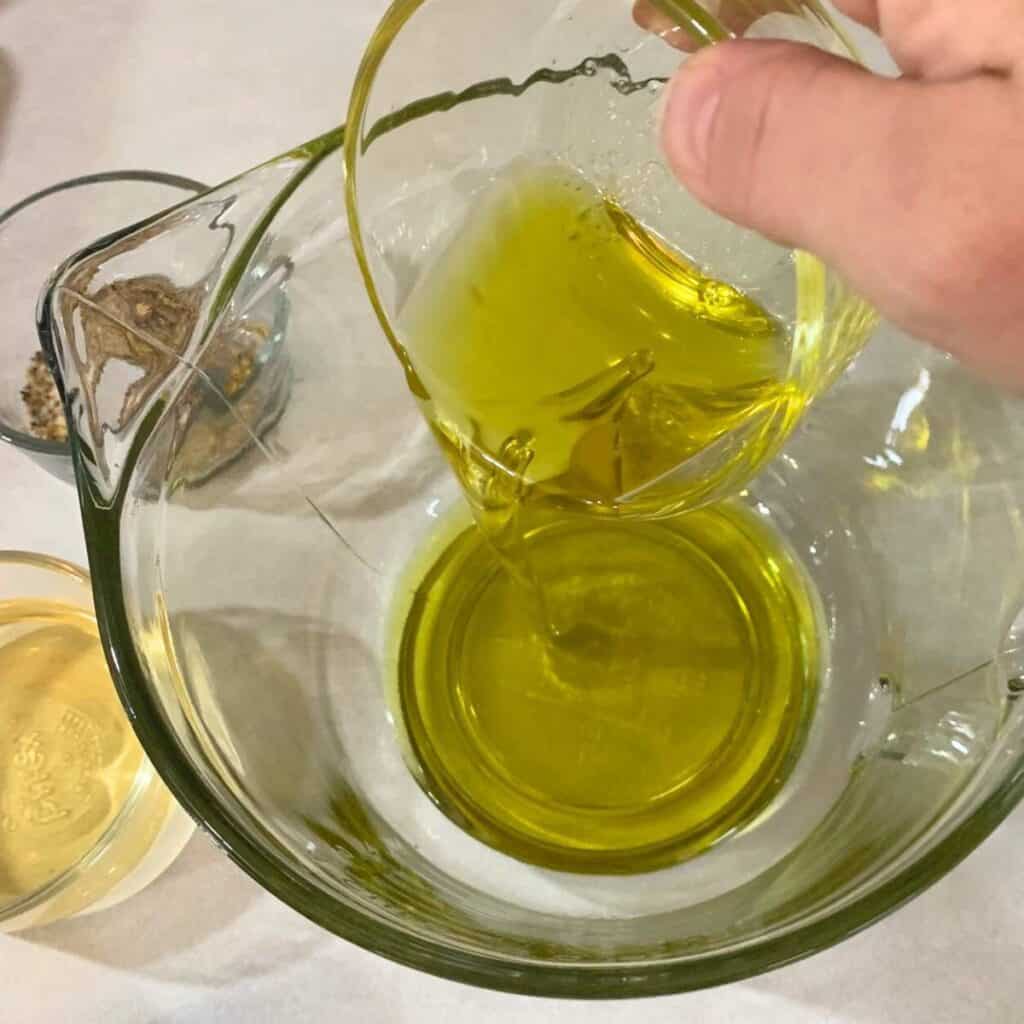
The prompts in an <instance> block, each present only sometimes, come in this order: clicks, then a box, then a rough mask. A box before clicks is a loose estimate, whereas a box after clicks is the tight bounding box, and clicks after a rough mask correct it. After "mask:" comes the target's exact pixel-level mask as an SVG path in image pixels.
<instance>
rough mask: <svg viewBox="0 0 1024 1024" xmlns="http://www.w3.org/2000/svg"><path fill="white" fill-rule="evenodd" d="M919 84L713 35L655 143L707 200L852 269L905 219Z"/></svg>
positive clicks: (670, 101)
mask: <svg viewBox="0 0 1024 1024" xmlns="http://www.w3.org/2000/svg"><path fill="white" fill-rule="evenodd" d="M924 90H925V87H924V86H922V85H919V84H918V83H914V82H909V81H898V80H891V79H884V78H880V77H878V76H875V75H873V74H871V73H870V72H868V71H866V70H864V69H862V68H860V67H858V66H857V65H855V64H853V63H851V62H850V61H847V60H843V59H841V58H838V57H834V56H832V55H831V54H827V53H824V52H822V51H820V50H817V49H815V48H813V47H810V46H804V45H800V44H795V43H782V42H768V41H742V40H740V41H734V42H733V41H731V42H725V43H720V44H717V45H715V46H712V47H709V48H707V49H706V50H703V51H701V52H700V53H698V54H697V55H696V56H694V57H692V58H691V59H690V60H689V61H687V63H686V64H685V65H684V66H683V68H682V69H681V70H680V71H679V73H678V74H677V75H676V77H675V79H674V80H673V82H672V84H671V86H670V90H669V95H668V98H667V102H666V107H665V114H664V120H663V125H662V135H663V146H664V149H665V152H666V155H667V156H668V159H669V162H670V164H671V165H672V167H673V169H674V171H675V173H676V175H677V176H678V178H679V179H680V180H681V181H682V183H683V184H684V185H685V186H686V187H687V188H688V189H689V190H690V192H692V193H693V194H694V195H695V196H696V197H697V199H699V200H700V201H702V202H703V203H705V204H706V205H707V206H710V207H711V208H712V209H714V210H715V211H717V212H718V213H721V214H722V215H723V216H725V217H727V218H728V219H730V220H733V221H736V222H737V223H740V224H742V225H744V226H745V227H749V228H752V229H754V230H755V231H758V232H760V233H761V234H764V235H767V236H768V237H770V238H773V239H775V240H776V241H779V242H784V243H786V244H787V245H791V246H794V247H799V248H805V249H809V250H811V251H812V252H815V253H816V254H817V255H819V256H821V257H823V258H825V259H826V260H829V261H830V262H835V263H836V264H837V265H839V269H841V270H854V271H856V270H857V269H859V267H858V264H859V263H860V262H861V261H864V260H867V259H868V258H870V259H871V260H872V261H877V260H878V258H879V250H878V248H877V246H878V245H882V246H883V247H884V248H885V249H886V250H888V249H889V248H891V246H892V245H893V244H898V235H899V232H901V231H902V230H904V229H905V228H906V227H907V225H906V223H905V216H904V215H905V213H906V210H907V207H908V206H913V205H915V204H908V202H907V195H906V193H908V192H911V191H912V190H913V188H914V182H913V181H911V180H910V178H911V177H912V175H913V173H914V171H915V168H919V167H920V164H921V160H920V155H919V153H918V154H913V153H912V152H911V151H910V146H911V145H917V144H918V142H919V141H920V139H921V135H920V132H921V131H922V130H925V129H924V126H923V125H922V117H923V116H926V115H927V113H928V111H926V110H924V109H923V106H926V105H923V104H921V103H919V100H920V99H921V94H922V93H923V92H924ZM919 107H921V108H922V109H918V108H919ZM908 124H909V125H910V126H912V127H911V131H912V132H913V134H914V136H915V138H914V140H910V139H909V138H908V137H907V132H908ZM944 134H946V132H940V135H944ZM933 145H934V137H933ZM888 207H892V208H893V210H889V209H888ZM894 212H897V213H901V214H903V215H901V216H898V217H895V218H893V216H892V214H893V213H894ZM880 235H881V236H882V237H880ZM851 264H852V266H851ZM861 276H862V275H861V274H859V273H856V272H854V273H853V274H852V277H854V278H859V277H861Z"/></svg>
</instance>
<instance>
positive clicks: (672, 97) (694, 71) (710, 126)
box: [661, 50, 722, 174]
mask: <svg viewBox="0 0 1024 1024" xmlns="http://www.w3.org/2000/svg"><path fill="white" fill-rule="evenodd" d="M711 56H712V54H711V51H710V50H705V51H702V52H701V53H699V54H697V55H696V56H694V57H691V58H690V59H689V60H688V61H687V62H686V63H685V64H684V65H683V66H682V68H681V69H680V70H679V71H678V72H677V73H676V76H675V78H673V79H672V83H671V85H670V86H669V94H668V102H667V103H666V104H665V113H664V118H663V120H662V126H661V133H662V139H663V143H664V146H665V149H666V151H667V152H668V155H669V158H670V159H671V160H672V162H673V163H674V164H675V165H676V166H677V167H678V168H679V169H680V170H684V171H688V172H690V173H696V174H702V173H703V172H704V170H705V168H706V167H707V164H708V157H709V155H710V152H711V136H712V133H713V132H714V128H715V116H716V115H717V114H718V107H719V105H720V103H721V100H722V88H721V85H722V83H721V77H720V76H719V74H718V71H717V69H716V68H715V67H714V66H712V64H711V62H709V60H708V58H709V57H711Z"/></svg>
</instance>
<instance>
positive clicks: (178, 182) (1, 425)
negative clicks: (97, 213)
mask: <svg viewBox="0 0 1024 1024" xmlns="http://www.w3.org/2000/svg"><path fill="white" fill-rule="evenodd" d="M126 181H141V182H146V183H148V184H152V185H166V186H168V187H170V188H179V189H181V190H182V191H183V192H191V193H194V194H195V195H199V194H201V193H203V192H206V191H207V190H208V189H209V186H208V185H204V184H202V182H199V181H196V180H195V179H194V178H188V177H185V176H183V175H180V174H169V173H166V172H164V171H148V170H134V169H129V170H114V171H101V172H99V173H96V174H82V175H79V176H78V177H75V178H68V179H66V180H64V181H58V182H56V183H55V184H53V185H47V186H46V188H42V189H39V191H38V192H33V193H32V194H31V195H27V196H25V197H24V198H22V199H19V200H18V201H17V202H16V203H15V204H14V205H13V206H9V207H7V209H5V210H0V230H2V229H3V227H4V225H5V224H6V223H7V222H8V221H10V220H12V219H13V218H14V217H16V216H17V215H18V214H19V213H21V212H22V211H23V210H26V209H28V208H29V207H30V206H34V205H35V204H36V203H38V202H40V201H42V200H44V199H48V198H49V197H50V196H53V195H57V194H59V193H61V192H68V191H70V190H72V189H76V188H82V187H83V186H89V185H107V184H112V183H117V182H126ZM154 212H157V211H154ZM65 255H66V256H67V257H71V256H72V255H73V254H72V253H70V252H69V253H66V254H65ZM54 269H56V268H54ZM45 286H46V282H45V281H40V282H39V289H40V291H42V290H43V289H44V288H45ZM0 442H5V443H7V444H10V445H13V446H14V447H15V448H20V449H21V450H22V451H26V452H34V453H36V454H42V455H53V456H57V457H58V458H67V459H70V458H71V446H70V444H69V443H68V442H67V441H47V440H45V439H43V438H41V437H35V436H34V435H33V434H27V433H25V431H23V430H19V429H18V428H17V427H14V426H12V425H11V424H10V423H6V422H4V421H3V420H0Z"/></svg>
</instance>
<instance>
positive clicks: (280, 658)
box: [40, 132, 1024, 997]
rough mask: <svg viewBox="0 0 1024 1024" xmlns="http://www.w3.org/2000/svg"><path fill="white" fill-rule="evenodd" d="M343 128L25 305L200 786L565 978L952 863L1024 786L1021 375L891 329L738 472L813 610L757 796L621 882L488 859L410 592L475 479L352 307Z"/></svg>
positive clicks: (728, 971)
mask: <svg viewBox="0 0 1024 1024" xmlns="http://www.w3.org/2000/svg"><path fill="white" fill-rule="evenodd" d="M342 134H343V133H341V132H337V133H335V134H333V135H330V136H327V137H325V138H323V139H320V140H317V141H316V142H314V143H312V144H310V145H308V146H306V147H303V148H301V149H299V150H296V151H295V152H293V153H291V154H288V155H286V156H284V157H282V158H280V159H278V160H274V161H271V162H270V163H268V164H266V165H264V166H262V167H260V168H257V169H256V170H254V171H251V172H249V173H248V174H246V175H244V176H242V177H241V178H239V179H237V180H236V181H234V182H230V183H228V184H226V185H224V186H222V187H220V188H218V189H215V190H213V191H211V192H208V193H206V194H204V195H202V196H200V197H198V198H195V199H192V200H189V201H188V202H186V203H184V204H182V205H180V206H178V207H176V208H175V209H172V210H170V211H168V212H166V213H164V214H162V215H159V216H156V217H154V218H151V219H150V220H148V221H146V222H145V223H143V224H142V225H139V226H136V227H135V228H132V229H127V230H126V231H124V232H122V233H121V235H120V236H119V237H116V238H108V239H106V240H104V241H103V242H102V243H99V244H97V246H95V247H93V249H92V250H89V251H86V252H85V253H82V254H80V255H79V256H77V257H76V258H74V259H73V260H71V261H70V262H69V263H68V264H67V265H66V266H65V267H64V268H63V269H62V270H61V271H60V272H59V274H58V275H57V277H56V279H55V281H54V282H53V285H52V288H51V290H50V293H49V295H48V297H47V299H46V301H45V302H44V303H43V304H42V306H41V323H40V327H41V330H42V337H43V339H44V344H45V345H46V346H47V347H48V349H49V351H50V355H51V358H52V359H53V361H54V364H55V366H56V368H57V370H58V372H59V376H60V378H61V382H62V387H63V392H64V396H65V399H66V404H67V409H68V421H69V423H70V424H71V429H72V446H73V454H74V460H75V468H76V473H77V481H78V486H79V491H80V494H81V503H82V511H83V516H84V521H85V527H86V533H87V540H88V546H89V554H90V564H91V568H92V574H93V579H94V585H95V588H96V608H97V613H98V616H99V619H100V622H101V626H102V630H103V635H104V639H105V642H106V644H107V647H108V651H109V656H110V662H111V666H112V669H113V672H114V674H115V677H116V680H117V684H118V686H119V688H120V691H121V695H122V697H123V699H124V701H125V703H126V704H127V706H128V708H129V710H130V713H131V718H132V721H133V722H134V724H135V727H136V729H137V730H138V733H139V735H140V737H141V739H142V741H143V743H144V745H145V748H146V750H147V753H148V754H149V756H150V758H151V759H152V761H153V763H154V764H155V765H156V766H157V768H158V769H159V771H160V772H161V774H162V775H163V777H164V778H165V780H166V781H167V783H168V784H169V786H170V787H171V788H172V789H173V791H174V793H175V795H176V796H177V797H178V798H179V800H180V801H181V802H182V803H183V804H184V805H185V807H187V808H188V809H189V810H190V811H191V812H192V813H193V814H194V815H195V816H196V817H197V818H198V819H199V820H200V821H201V822H202V823H203V824H204V825H205V826H206V828H207V829H208V830H209V831H210V832H211V833H212V834H213V835H214V836H215V837H216V839H217V841H218V842H219V843H220V844H221V845H222V846H223V847H224V848H225V849H226V850H227V851H228V852H229V853H230V855H231V856H232V857H233V858H234V859H235V860H236V861H237V862H238V863H239V864H241V865H242V866H243V867H244V868H245V870H246V871H248V872H249V873H250V874H251V875H252V876H253V877H254V878H255V879H257V880H258V881H259V882H260V884H262V885H263V886H264V887H266V888H267V889H268V890H269V891H271V892H272V893H275V894H276V895H278V896H279V897H280V898H282V899H283V900H285V901H286V902H288V903H289V904H291V905H292V906H293V907H295V908H296V909H298V910H299V911H301V912H302V913H303V914H305V915H307V916H308V917H310V918H311V919H313V920H314V921H316V922H318V923H320V924H321V925H323V926H324V927H325V928H328V929H330V930H331V931H333V932H335V933H336V934H338V935H340V936H343V937H345V938H347V939H349V940H351V941H353V942H356V943H358V944H360V945H362V946H364V947H366V948H368V949H371V950H374V951H376V952H378V953H381V954H383V955H385V956H388V957H391V958H393V959H395V960H397V961H400V962H402V963H405V964H409V965H412V966H415V967H418V968H421V969H423V970H426V971H430V972H433V973H436V974H440V975H444V976H447V977H450V978H455V979H459V980H462V981H466V982H471V983H474V984H477V985H482V986H490V987H495V988H502V989H508V990H514V991H519V992H528V993H537V994H548V995H563V996H575V997H622V996H638V995H645V994H654V993H663V992H674V991H681V990H684V989H693V988H698V987H702V986H708V985H713V984H716V983H720V982H725V981H730V980H734V979H738V978H743V977H746V976H749V975H752V974H755V973H757V972H760V971H764V970H766V969H768V968H771V967H775V966H778V965H780V964H783V963H786V962H788V961H791V960H794V959H796V958H798V957H801V956H805V955H807V954H809V953H812V952H814V951H815V950H820V949H822V948H824V947H826V946H829V945H831V944H833V943H835V942H837V941H839V940H841V939H843V938H845V937H846V936H848V935H851V934H852V933H854V932H856V931H858V930H859V929H861V928H863V927H864V926H865V925H867V924H870V923H871V922H872V921H875V920H877V919H878V918H879V917H881V916H883V915H884V914H886V913H888V912H890V911H892V910H893V909H895V908H896V907H898V906H899V905H900V904H901V903H903V902H904V901H906V900H907V899H909V898H910V897H912V896H914V895H915V894H917V893H919V892H921V891H922V890H923V889H925V888H927V887H928V886H929V885H930V884H932V883H933V882H934V881H935V880H936V879H938V878H939V877H941V876H942V875H943V874H944V873H945V872H946V871H948V870H949V869H950V868H952V867H953V866H954V865H955V864H956V863H957V862H958V861H960V860H961V859H962V858H963V857H964V856H966V855H967V854H968V853H969V852H970V851H971V850H972V849H973V848H974V847H975V846H977V844H978V843H979V842H981V841H982V840H983V839H984V838H985V836H987V835H988V834H989V833H990V832H991V831H992V830H993V829H994V828H995V827H996V826H997V825H998V824H999V822H1000V821H1002V820H1003V818H1004V817H1005V816H1006V815H1007V814H1008V813H1009V811H1010V810H1011V809H1012V808H1013V807H1014V806H1015V805H1016V803H1017V802H1018V800H1019V799H1020V797H1021V794H1022V792H1024V749H1022V741H1024V705H1022V704H1021V702H1020V700H1019V695H1020V693H1021V692H1024V659H1022V657H1021V653H1022V644H1021V636H1020V634H1021V632H1022V627H1021V625H1020V623H1021V622H1024V617H1021V618H1020V620H1019V621H1018V616H1019V613H1020V609H1021V607H1022V605H1024V583H1022V581H1024V528H1022V524H1021V516H1020V509H1021V508H1022V507H1024V468H1022V467H1024V404H1022V403H1021V401H1019V400H1017V399H1012V398H1009V397H1007V396H1005V395H1002V394H1000V393H998V392H997V391H996V390H994V389H993V388H991V387H990V386H988V385H987V384H984V383H980V382H978V381H976V380H974V379H972V378H971V377H970V376H969V375H968V374H967V373H966V372H965V371H963V370H962V369H961V368H960V367H959V366H958V365H957V364H956V363H955V362H953V361H952V360H950V359H949V358H947V357H945V356H942V355H939V354H937V353H935V352H934V351H932V350H931V349H929V348H926V347H924V346H922V345H920V344H917V343H916V342H914V341H912V340H909V339H907V338H904V337H901V336H899V335H898V334H896V333H895V332H893V331H891V330H883V331H882V332H881V334H880V335H879V336H878V337H877V339H876V340H875V341H874V343H873V344H872V345H871V346H869V347H868V348H867V349H866V350H865V351H864V352H863V353H862V354H861V355H860V356H859V357H858V359H857V361H856V362H855V363H854V364H853V365H852V367H850V368H849V369H848V370H847V372H846V374H845V375H844V376H843V378H842V379H841V380H840V381H839V382H838V384H837V385H836V386H835V387H834V388H833V389H832V390H831V391H830V392H829V393H828V394H826V395H825V396H823V397H822V398H821V399H820V401H819V402H818V403H817V404H815V405H814V406H813V408H812V409H811V411H810V412H809V414H808V415H807V417H806V418H805V419H804V421H803V423H802V425H801V426H800V427H799V428H798V429H797V431H796V432H795V433H794V435H793V436H792V437H791V438H790V440H789V443H788V444H787V446H786V448H785V450H784V451H783V452H782V454H781V455H780V456H779V457H778V458H777V459H776V460H774V461H773V462H772V464H771V465H770V466H768V467H767V468H766V469H765V471H764V472H763V473H761V474H760V475H759V476H758V478H757V479H756V480H755V481H753V482H752V483H751V485H750V486H749V489H748V490H747V491H745V492H744V493H743V494H741V495H740V496H739V497H737V498H736V499H735V500H737V501H740V502H743V503H745V504H746V505H747V506H748V507H749V508H751V509H752V510H753V511H754V512H755V513H756V514H757V515H759V516H761V517H762V518H763V521H764V522H765V524H767V525H768V526H769V527H770V528H773V529H774V530H776V531H777V532H778V533H779V534H780V535H781V536H782V537H783V538H784V539H785V541H786V542H787V543H788V545H789V547H790V549H791V550H792V551H793V552H794V553H795V554H796V555H797V556H798V557H799V558H800V559H801V560H802V562H803V564H804V566H805V567H806V570H807V573H808V574H809V577H810V579H811V580H812V581H813V583H814V586H815V588H816V589H817V592H818V596H819V599H820V604H821V610H822V620H823V621H824V623H825V624H826V627H827V628H826V631H825V634H826V635H825V641H826V646H827V652H826V654H827V670H826V672H825V674H824V677H823V679H822V688H821V698H820V699H819V701H818V707H817V711H816V713H815V717H814V719H813V721H812V722H811V724H810V733H809V736H808V739H807V743H806V747H805V751H804V756H803V757H802V759H801V761H800V762H799V764H798V766H797V768H796V769H795V771H794V772H793V774H792V775H791V776H790V778H789V781H788V782H787V784H786V785H785V786H784V787H783V789H782V790H781V791H780V792H779V794H778V796H777V797H776V798H775V801H774V803H773V804H772V806H771V807H770V808H769V809H768V811H766V813H764V814H763V815H761V816H760V817H759V818H758V819H757V820H756V821H754V822H752V823H751V824H750V825H749V826H748V827H747V828H746V829H745V830H744V831H743V832H742V833H741V834H738V835H733V836H730V837H728V838H727V839H726V840H723V841H722V842H720V843H719V844H718V845H716V846H715V847H714V848H713V849H711V850H710V851H709V852H708V853H706V854H704V855H702V856H700V857H698V858H696V859H694V860H692V861H689V862H687V863H684V864H681V865H678V866H677V867H674V868H672V869H670V870H666V871H661V872H653V873H649V874H645V875H639V876H632V877H630V876H621V877H615V878H602V877H595V876H585V877H584V876H575V875H571V874H563V873H558V872H554V871H546V870H540V869H537V868H533V867H528V866H526V865H524V864H522V863H519V862H516V861H514V860H511V859H508V858H505V857H503V856H501V855H500V854H498V853H495V852H493V851H491V850H490V849H488V848H487V847H485V846H483V845H481V844H479V843H478V842H476V841H475V840H473V839H471V838H470V837H469V836H467V835H466V834H464V833H463V832H462V831H461V830H460V829H459V828H458V827H456V826H455V825H453V824H452V823H451V822H449V821H448V819H447V818H446V817H445V816H444V815H443V814H442V813H441V812H440V811H439V810H438V809H437V808H436V807H435V806H434V805H433V804H432V803H431V802H430V800H429V799H428V798H427V797H426V796H424V794H423V792H422V791H421V789H420V788H419V786H418V785H417V783H416V781H415V779H414V776H413V773H412V772H411V771H410V770H409V769H408V768H407V766H406V762H405V759H404V751H403V744H402V740H401V738H400V735H399V732H398V730H397V728H396V722H395V718H396V716H395V713H394V710H393V705H392V699H391V692H390V689H389V687H390V686H391V685H393V670H394V646H393V641H394V628H393V617H394V615H395V613H396V610H400V609H401V607H402V605H403V602H404V601H405V600H407V598H408V593H407V587H408V585H409V584H408V578H407V576H406V574H405V573H404V570H405V568H406V563H407V560H408V558H409V556H410V553H411V552H413V551H415V550H417V549H418V547H419V545H420V543H421V541H422V538H423V537H424V536H425V535H428V534H430V533H432V532H433V530H434V529H435V527H436V524H437V523H438V521H439V517H443V516H444V515H446V514H447V510H449V509H450V508H456V509H457V508H458V507H459V502H460V501H461V499H460V497H459V494H458V490H457V487H456V484H455V483H454V480H453V478H452V476H451V474H450V471H449V470H448V468H447V466H446V464H445V462H444V460H443V458H442V456H441V454H440V452H439V450H438V449H437V448H436V446H435V444H434V442H433V440H432V439H431V437H430V434H429V430H428V428H427V426H426V425H425V423H424V421H423V419H422V418H421V415H420V412H419V409H418V407H417V404H416V402H415V401H414V399H413V398H412V397H411V396H410V394H409V392H408V389H407V384H406V379H405V375H404V374H403V373H402V371H401V368H400V367H399V365H398V363H397V362H396V361H395V359H394V356H393V354H392V352H391V351H390V350H389V348H388V346H387V344H386V343H385V339H384V338H383V336H382V334H381V331H380V327H379V325H378V322H377V318H376V316H375V313H374V311H373V310H372V308H371V307H370V304H369V302H368V301H367V297H366V294H365V289H364V286H363V282H362V277H361V274H360V271H359V267H358V265H357V261H356V257H355V255H354V251H353V248H352V246H351V244H350V239H349V237H348V228H347V218H346V216H345V210H344V199H343V176H344V169H343V164H342V160H341V155H340V152H339V146H340V143H341V141H342Z"/></svg>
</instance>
